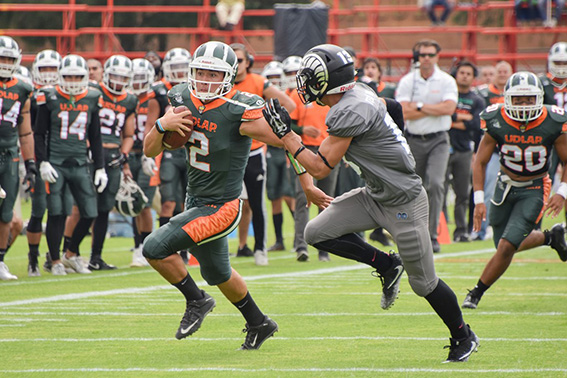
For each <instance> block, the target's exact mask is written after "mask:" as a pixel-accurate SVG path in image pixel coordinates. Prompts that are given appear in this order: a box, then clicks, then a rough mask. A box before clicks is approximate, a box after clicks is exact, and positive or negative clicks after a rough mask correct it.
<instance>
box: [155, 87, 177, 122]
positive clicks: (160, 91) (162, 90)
mask: <svg viewBox="0 0 567 378" xmlns="http://www.w3.org/2000/svg"><path fill="white" fill-rule="evenodd" d="M171 87H173V86H172V85H171V84H170V83H169V82H168V81H166V80H165V79H162V80H160V81H156V82H155V83H153V84H152V86H151V89H152V90H153V91H154V93H155V95H156V100H157V101H158V103H159V117H161V116H162V115H164V114H165V112H166V111H167V107H168V106H169V101H168V99H167V91H169V90H170V89H171Z"/></svg>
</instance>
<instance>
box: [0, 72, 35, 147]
mask: <svg viewBox="0 0 567 378" xmlns="http://www.w3.org/2000/svg"><path fill="white" fill-rule="evenodd" d="M32 91H33V88H32V86H31V85H29V84H26V83H24V82H23V81H21V80H19V79H17V78H13V79H11V80H9V81H7V82H0V109H1V112H0V148H1V149H10V150H12V151H13V152H16V153H17V151H18V138H19V136H18V135H19V133H18V127H17V126H18V125H19V124H20V122H22V109H23V107H24V104H25V103H26V101H27V99H28V98H30V94H31V93H32Z"/></svg>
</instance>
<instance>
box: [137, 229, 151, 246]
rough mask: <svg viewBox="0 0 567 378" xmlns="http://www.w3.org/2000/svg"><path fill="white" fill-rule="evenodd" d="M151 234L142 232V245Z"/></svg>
mask: <svg viewBox="0 0 567 378" xmlns="http://www.w3.org/2000/svg"><path fill="white" fill-rule="evenodd" d="M150 234H151V232H142V233H141V235H140V243H143V242H144V241H145V240H146V238H147V237H148V236H150Z"/></svg>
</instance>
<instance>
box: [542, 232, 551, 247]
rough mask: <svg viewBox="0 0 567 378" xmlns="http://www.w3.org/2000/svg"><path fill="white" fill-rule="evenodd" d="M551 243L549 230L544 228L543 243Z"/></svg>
mask: <svg viewBox="0 0 567 378" xmlns="http://www.w3.org/2000/svg"><path fill="white" fill-rule="evenodd" d="M550 244H551V233H550V232H549V230H545V231H544V232H543V245H550Z"/></svg>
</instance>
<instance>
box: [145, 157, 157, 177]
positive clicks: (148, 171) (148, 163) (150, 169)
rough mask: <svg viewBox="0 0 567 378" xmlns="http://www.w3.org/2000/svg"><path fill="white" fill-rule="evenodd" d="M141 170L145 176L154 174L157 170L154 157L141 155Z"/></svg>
mask: <svg viewBox="0 0 567 378" xmlns="http://www.w3.org/2000/svg"><path fill="white" fill-rule="evenodd" d="M142 171H143V172H144V174H145V175H146V176H150V177H152V176H154V175H155V174H156V172H157V164H156V162H155V160H154V159H152V158H150V157H147V156H145V155H144V156H142Z"/></svg>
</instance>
